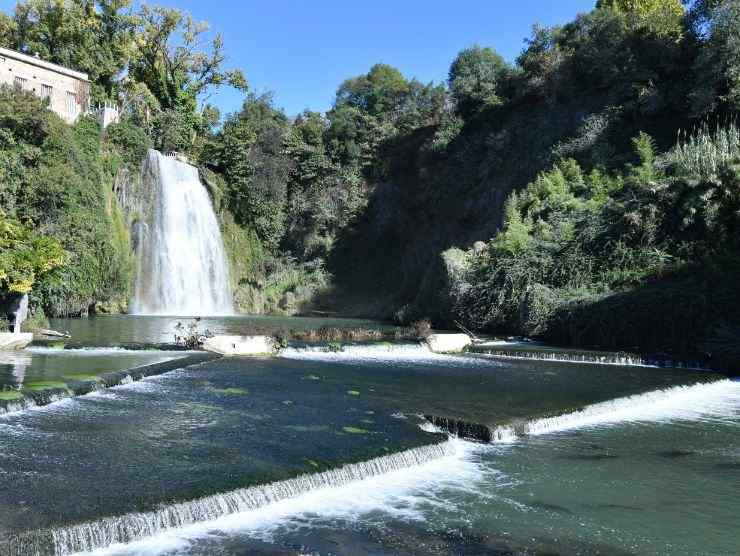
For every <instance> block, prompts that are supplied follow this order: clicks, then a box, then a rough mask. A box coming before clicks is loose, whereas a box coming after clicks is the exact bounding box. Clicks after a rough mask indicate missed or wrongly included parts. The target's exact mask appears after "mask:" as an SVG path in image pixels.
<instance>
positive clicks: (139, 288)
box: [131, 150, 234, 316]
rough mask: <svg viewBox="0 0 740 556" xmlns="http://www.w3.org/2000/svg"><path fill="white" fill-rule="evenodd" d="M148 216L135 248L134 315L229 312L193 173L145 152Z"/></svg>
mask: <svg viewBox="0 0 740 556" xmlns="http://www.w3.org/2000/svg"><path fill="white" fill-rule="evenodd" d="M146 164H147V165H148V170H149V171H150V172H151V173H152V174H153V175H154V176H155V177H156V180H155V181H156V184H157V191H156V192H155V196H154V214H153V219H152V224H151V227H150V228H148V229H147V228H144V229H143V230H142V233H141V236H142V237H140V244H139V247H138V253H139V268H138V272H137V276H136V287H135V290H134V298H133V301H132V307H131V309H132V313H133V314H136V315H179V316H214V315H231V314H233V312H234V311H233V306H232V298H231V287H230V283H229V267H228V264H227V260H226V252H225V249H224V245H223V241H222V240H221V231H220V230H219V227H218V221H217V220H216V214H215V213H214V211H213V206H212V205H211V199H210V197H209V196H208V192H207V191H206V189H205V187H204V186H203V184H202V183H200V179H199V178H198V170H197V168H195V167H194V166H191V165H190V164H186V163H184V162H180V161H179V160H177V159H175V158H174V157H170V156H165V155H163V154H161V153H159V152H157V151H154V150H150V151H149V153H148V157H147V161H146Z"/></svg>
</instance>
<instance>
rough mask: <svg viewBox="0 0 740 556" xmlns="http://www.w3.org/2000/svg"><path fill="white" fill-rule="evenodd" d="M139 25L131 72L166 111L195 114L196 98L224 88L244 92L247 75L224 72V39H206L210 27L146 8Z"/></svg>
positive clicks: (164, 10)
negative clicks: (227, 87) (183, 111)
mask: <svg viewBox="0 0 740 556" xmlns="http://www.w3.org/2000/svg"><path fill="white" fill-rule="evenodd" d="M139 20H140V26H139V29H138V32H137V36H136V41H137V48H138V56H137V58H136V59H135V60H134V61H133V63H132V64H131V69H130V73H131V76H132V77H133V78H134V79H135V80H136V81H140V82H142V83H145V84H146V85H147V87H148V88H149V90H150V91H151V92H152V93H153V94H154V96H156V97H157V99H158V100H159V102H160V104H161V106H162V109H164V110H170V109H182V108H186V109H189V110H195V108H196V105H197V100H198V98H200V97H202V96H203V95H205V94H206V93H207V92H208V91H209V90H213V89H216V88H218V87H221V86H222V85H230V86H232V87H235V88H237V89H239V90H243V91H246V88H247V83H246V80H245V78H244V74H243V73H242V72H241V71H240V70H226V69H224V67H223V64H224V62H225V61H226V54H225V53H224V44H223V39H222V38H221V35H218V34H217V35H215V36H213V37H212V38H210V40H209V39H208V37H207V32H208V23H206V22H202V21H200V22H199V21H195V20H194V19H193V17H192V16H191V15H189V14H187V13H185V12H182V11H180V10H177V9H175V8H166V7H161V6H154V7H149V6H146V5H144V6H143V7H142V8H141V11H140V12H139ZM203 44H207V47H206V48H205V49H203V48H202V45H203Z"/></svg>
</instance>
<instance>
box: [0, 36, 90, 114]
mask: <svg viewBox="0 0 740 556" xmlns="http://www.w3.org/2000/svg"><path fill="white" fill-rule="evenodd" d="M0 84H9V85H14V86H16V87H20V88H22V89H25V90H27V91H33V92H34V93H36V94H37V95H38V96H40V97H41V98H44V99H46V98H48V99H49V108H50V109H51V110H53V111H54V112H56V113H57V114H58V115H59V116H60V117H61V118H62V119H63V120H64V121H65V122H67V123H69V124H72V123H74V122H75V120H76V119H77V117H78V116H80V114H85V113H87V112H88V108H89V104H90V80H89V79H88V78H87V74H86V73H81V72H79V71H74V70H71V69H68V68H65V67H62V66H58V65H56V64H52V63H50V62H45V61H43V60H40V59H39V58H35V57H33V56H27V55H26V54H21V53H20V52H15V51H14V50H9V49H7V48H1V47H0Z"/></svg>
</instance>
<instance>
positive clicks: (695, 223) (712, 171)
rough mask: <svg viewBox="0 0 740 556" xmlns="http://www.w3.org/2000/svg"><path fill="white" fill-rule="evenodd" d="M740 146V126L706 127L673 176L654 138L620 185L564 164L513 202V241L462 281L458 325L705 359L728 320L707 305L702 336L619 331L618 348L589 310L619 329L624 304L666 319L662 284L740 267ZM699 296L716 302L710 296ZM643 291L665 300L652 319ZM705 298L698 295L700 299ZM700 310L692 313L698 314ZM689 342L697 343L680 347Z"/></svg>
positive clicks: (495, 248)
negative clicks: (727, 262) (699, 354)
mask: <svg viewBox="0 0 740 556" xmlns="http://www.w3.org/2000/svg"><path fill="white" fill-rule="evenodd" d="M737 137H738V130H737V128H736V127H735V126H734V125H733V126H729V127H726V128H721V129H717V130H714V131H709V130H708V129H707V128H706V127H705V128H701V129H700V130H699V131H698V132H697V133H696V134H694V135H692V136H690V137H687V138H684V139H682V141H681V142H680V143H679V144H678V145H677V146H676V147H675V148H674V149H672V150H671V151H670V152H669V153H668V154H667V155H666V156H665V157H661V160H663V161H665V162H663V164H667V169H666V171H661V170H660V169H659V168H658V166H657V160H658V158H657V157H656V155H655V144H654V141H653V140H652V138H651V137H650V136H649V135H647V134H645V133H640V134H639V135H637V136H636V137H635V138H634V140H633V146H634V150H635V155H636V158H637V159H638V161H639V163H638V164H636V165H632V164H628V165H626V166H625V167H624V168H623V169H622V171H621V172H620V173H618V174H615V175H614V176H613V177H609V176H607V175H605V174H604V173H602V172H591V173H589V174H585V173H584V172H583V171H582V169H581V168H580V166H579V165H578V164H577V163H576V162H575V161H563V162H560V163H558V164H556V165H555V166H554V167H553V169H551V170H550V171H548V172H546V173H543V174H541V175H540V176H539V177H538V178H537V179H536V180H535V181H534V182H532V183H531V184H530V185H529V186H528V187H527V188H526V189H525V190H524V191H523V192H521V194H516V193H513V194H512V195H511V196H510V197H509V199H508V200H507V202H506V209H505V219H504V225H503V227H502V230H501V231H500V232H499V233H498V234H497V235H496V237H495V238H494V239H493V240H492V241H491V242H490V244H489V245H488V249H487V250H486V251H484V252H483V253H482V254H479V255H477V256H475V255H469V256H468V257H469V261H468V263H467V264H466V265H465V267H464V269H465V273H464V275H463V276H462V278H461V279H462V281H463V282H466V283H467V284H468V286H467V287H465V288H458V289H457V290H455V291H453V292H452V293H453V294H454V296H455V299H456V310H457V314H458V316H459V317H460V318H463V319H465V320H466V321H467V322H468V323H469V324H470V325H472V326H476V327H480V328H489V329H496V328H503V329H507V330H509V331H511V330H515V331H518V332H520V333H524V334H535V335H541V336H545V337H548V338H551V339H556V340H557V341H561V342H565V343H575V344H579V343H583V342H586V343H591V344H592V345H594V344H595V345H601V346H608V347H618V346H619V343H620V342H627V341H629V342H635V343H634V344H624V343H622V346H627V345H632V346H634V345H638V346H641V347H642V348H649V349H656V348H658V347H661V348H665V347H670V346H672V347H674V348H679V347H680V348H682V349H692V348H693V349H697V346H698V342H699V340H700V339H701V337H702V334H705V333H706V332H707V330H708V329H707V327H708V326H710V325H711V323H712V322H713V320H712V316H711V313H712V311H716V310H717V308H716V307H715V306H714V305H712V302H708V301H706V299H705V300H704V301H703V302H702V303H703V305H702V307H703V308H701V309H699V308H697V306H692V308H691V310H690V311H689V313H691V314H694V313H695V312H696V311H700V312H699V313H696V315H694V316H693V317H692V318H694V319H695V320H694V321H693V322H694V324H693V325H692V326H694V328H692V327H683V328H682V330H681V332H680V336H679V335H678V334H679V332H678V330H677V329H676V328H675V327H674V328H673V331H674V332H676V335H675V336H670V335H669V334H666V335H665V336H662V337H661V336H659V335H656V334H655V333H654V332H651V333H650V334H649V335H646V336H645V338H644V342H640V339H639V333H637V334H632V333H630V332H629V330H628V329H626V328H623V327H620V326H618V325H615V328H614V336H613V337H612V338H611V339H608V338H607V337H606V336H604V335H603V334H601V335H598V334H597V330H598V329H597V328H596V326H597V323H596V321H594V320H593V319H592V316H591V315H589V314H588V311H589V310H590V309H589V308H590V307H596V309H594V310H595V311H596V310H599V309H598V308H599V307H612V311H614V315H615V316H614V317H613V318H617V315H622V316H621V317H619V318H627V317H625V316H624V311H623V309H621V308H620V309H616V308H615V307H618V306H620V305H619V303H630V304H633V303H637V304H638V305H637V306H635V305H633V309H632V310H633V311H636V312H637V313H636V314H639V313H642V312H645V311H662V310H664V309H660V308H659V307H660V306H661V303H664V302H669V301H668V300H669V299H670V296H668V297H666V296H665V295H664V294H663V293H660V290H659V287H657V286H655V285H654V284H655V283H656V282H659V281H662V280H665V281H670V280H671V278H670V277H671V276H681V275H688V273H689V272H696V273H697V274H699V275H701V274H702V273H704V271H705V269H708V268H713V267H716V264H715V263H714V262H713V261H716V260H718V259H722V258H725V257H727V256H734V257H737V255H738V251H739V250H740V241H739V240H738V238H737V231H738V229H739V228H738V226H740V187H738V186H739V185H740V164H739V162H740V158H739V157H738V152H737V150H738V144H736V143H737V141H736V140H737ZM714 272H715V275H717V276H721V275H722V271H714ZM715 279H720V280H721V279H722V278H715ZM724 279H726V280H730V281H732V282H734V281H735V278H730V277H727V278H724ZM650 284H653V285H650ZM682 287H683V286H682ZM698 287H700V291H704V288H705V286H704V285H702V286H698ZM630 292H640V293H639V294H638V293H635V294H634V295H633V294H632V293H630ZM643 292H653V293H652V294H650V295H654V296H655V298H654V299H653V300H652V303H653V305H652V308H651V309H648V308H647V307H645V306H644V304H645V303H648V304H650V303H651V301H650V300H649V297H648V294H647V293H643ZM681 295H685V294H684V293H682V294H681ZM702 295H704V294H703V293H693V292H692V293H691V294H689V298H690V299H695V298H697V299H698V298H700V297H701V296H702ZM727 295H731V294H729V293H728V294H727ZM612 296H617V297H614V299H620V300H622V301H620V302H619V303H617V305H615V304H614V303H612V302H611V301H609V299H611V297H612ZM690 299H689V300H687V303H689V304H691V303H695V300H694V301H691V300H690ZM615 303H616V302H615ZM666 310H667V309H666ZM718 314H719V313H718ZM599 315H600V316H598V319H601V321H600V322H601V323H604V322H611V320H612V319H611V318H610V317H609V313H608V312H599ZM594 318H596V317H594ZM641 318H642V317H641ZM675 318H677V319H678V318H679V317H678V316H676V317H675ZM638 320H639V319H638ZM655 320H656V319H655V318H653V317H649V318H648V317H645V318H644V319H643V321H644V322H645V323H648V322H654V321H655ZM582 321H583V322H582ZM629 322H630V323H632V324H631V326H633V327H635V331H638V330H644V328H643V327H641V326H640V323H639V322H635V319H634V318H632V316H630V317H629ZM600 326H601V328H602V329H603V326H604V325H603V324H602V325H600ZM610 326H611V325H610ZM607 329H609V327H607ZM679 339H681V340H686V341H689V340H690V343H688V344H686V345H683V346H678V345H677V344H676V342H677V341H678V340H679Z"/></svg>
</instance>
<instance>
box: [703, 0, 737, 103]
mask: <svg viewBox="0 0 740 556" xmlns="http://www.w3.org/2000/svg"><path fill="white" fill-rule="evenodd" d="M708 14H709V19H708V27H707V29H708V31H707V38H706V41H705V43H704V44H703V45H702V48H701V51H700V53H699V56H698V57H697V59H696V63H695V67H694V69H695V76H696V77H695V79H696V85H695V87H694V91H693V93H692V95H691V100H692V104H693V108H694V112H695V113H696V114H697V115H699V114H703V113H706V112H712V111H714V110H716V109H718V108H725V109H729V110H740V0H726V1H725V2H722V3H720V4H718V5H717V6H715V7H714V8H713V9H711V10H709V11H708Z"/></svg>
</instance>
